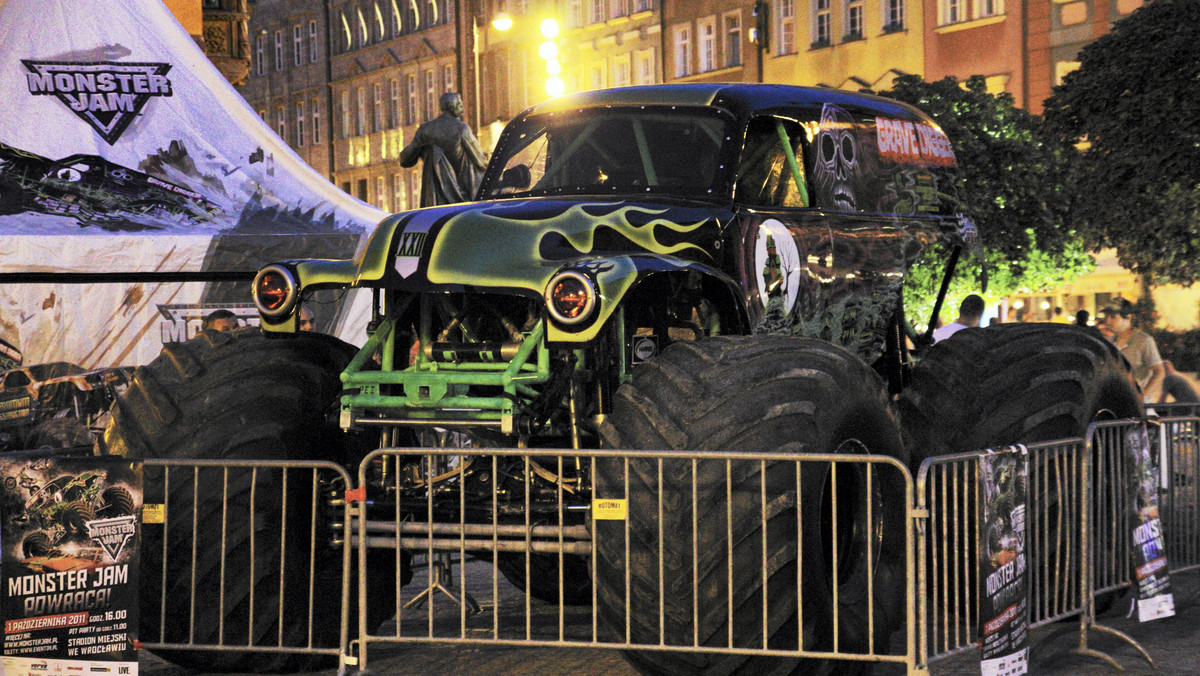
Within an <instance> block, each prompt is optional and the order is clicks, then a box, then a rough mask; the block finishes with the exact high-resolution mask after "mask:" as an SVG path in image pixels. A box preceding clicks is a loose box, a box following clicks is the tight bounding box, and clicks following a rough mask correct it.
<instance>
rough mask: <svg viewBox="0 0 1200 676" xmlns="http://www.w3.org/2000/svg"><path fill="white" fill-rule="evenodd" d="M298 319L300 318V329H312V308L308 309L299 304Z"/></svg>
mask: <svg viewBox="0 0 1200 676" xmlns="http://www.w3.org/2000/svg"><path fill="white" fill-rule="evenodd" d="M299 319H300V322H299V328H300V330H301V331H312V330H313V313H312V310H309V309H308V308H306V307H304V306H303V305H301V306H300V317H299Z"/></svg>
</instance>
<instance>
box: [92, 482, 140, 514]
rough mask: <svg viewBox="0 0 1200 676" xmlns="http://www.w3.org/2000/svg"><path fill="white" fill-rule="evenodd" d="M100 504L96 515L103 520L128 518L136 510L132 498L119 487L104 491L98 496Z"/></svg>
mask: <svg viewBox="0 0 1200 676" xmlns="http://www.w3.org/2000/svg"><path fill="white" fill-rule="evenodd" d="M100 502H101V506H100V508H99V510H98V511H97V512H96V514H97V516H99V517H101V518H104V519H112V518H116V517H118V516H129V515H130V514H133V511H134V510H135V509H136V507H135V505H134V503H133V496H132V495H130V494H129V491H127V490H125V489H124V488H122V487H121V486H113V487H111V488H106V489H104V492H103V493H101V494H100Z"/></svg>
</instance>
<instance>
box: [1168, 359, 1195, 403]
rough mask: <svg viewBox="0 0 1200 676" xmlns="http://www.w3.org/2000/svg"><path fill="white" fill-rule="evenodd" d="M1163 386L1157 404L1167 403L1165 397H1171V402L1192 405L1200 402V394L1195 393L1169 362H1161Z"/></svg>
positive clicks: (1186, 380)
mask: <svg viewBox="0 0 1200 676" xmlns="http://www.w3.org/2000/svg"><path fill="white" fill-rule="evenodd" d="M1163 369H1164V372H1165V373H1164V375H1163V386H1162V396H1161V397H1159V398H1158V403H1160V404H1165V403H1167V395H1170V396H1171V399H1172V401H1177V402H1187V403H1194V402H1200V394H1197V393H1196V389H1195V388H1193V387H1192V384H1191V383H1189V382H1188V379H1187V378H1184V377H1183V376H1182V375H1180V374H1179V371H1176V370H1175V365H1174V364H1172V363H1171V360H1169V359H1164V360H1163Z"/></svg>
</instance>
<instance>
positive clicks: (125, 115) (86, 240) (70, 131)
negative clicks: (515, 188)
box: [0, 0, 386, 369]
mask: <svg viewBox="0 0 1200 676" xmlns="http://www.w3.org/2000/svg"><path fill="white" fill-rule="evenodd" d="M324 131H326V132H328V129H325V130H324ZM384 216H386V214H385V213H384V212H382V211H380V210H379V209H376V208H375V207H372V206H370V205H368V204H365V203H363V202H361V201H359V200H358V199H356V198H354V197H352V196H350V195H348V194H346V193H344V192H343V191H342V190H340V189H338V188H337V187H336V186H335V185H333V184H332V183H331V182H330V181H329V180H327V179H326V178H325V177H324V176H321V175H320V174H318V173H317V172H316V171H315V170H313V169H312V168H311V167H309V166H308V165H307V164H305V163H304V161H303V160H302V159H301V158H300V157H299V156H298V155H296V153H295V152H293V151H292V150H291V148H290V147H289V146H288V145H287V144H286V143H285V142H284V141H283V140H282V139H280V138H279V137H278V136H277V135H276V133H275V132H274V131H273V130H272V129H271V128H270V127H268V125H267V124H266V123H265V122H263V120H262V119H261V118H260V117H259V115H258V113H257V112H256V111H254V110H253V109H251V108H250V107H249V106H248V105H247V104H246V102H245V100H243V99H242V97H241V95H240V94H238V93H237V91H235V90H234V88H233V87H232V86H231V85H230V84H229V83H228V82H227V81H226V80H225V78H224V77H223V76H222V75H221V73H220V72H219V71H218V70H217V68H216V67H215V66H214V65H213V64H212V63H211V62H210V61H209V60H208V58H207V57H206V56H205V55H204V53H203V51H201V49H200V48H199V46H198V45H197V44H196V42H195V41H194V40H193V39H192V37H191V36H189V35H188V34H187V32H186V31H185V30H184V29H183V27H182V26H180V25H179V23H178V22H177V21H176V20H175V18H174V16H173V15H172V14H171V13H170V12H169V11H168V10H167V8H166V7H165V6H164V5H163V3H162V2H161V1H160V0H122V1H121V2H112V1H111V0H37V1H36V2H35V1H30V0H0V361H7V362H9V363H11V362H12V361H13V360H12V359H4V358H5V357H6V356H7V355H8V354H9V353H12V354H17V355H20V356H21V357H23V359H22V360H21V361H20V363H22V364H24V365H30V364H40V363H49V362H58V361H62V362H70V363H73V364H78V365H80V366H82V367H84V368H88V369H92V368H99V367H112V366H138V365H141V364H145V363H147V362H148V361H150V360H151V359H153V358H154V357H155V356H157V355H158V353H159V351H160V350H161V349H162V347H163V344H164V342H174V341H175V340H178V339H180V338H181V337H183V338H186V337H188V336H189V335H190V334H193V333H194V332H195V330H196V328H197V327H198V326H199V323H200V320H201V319H202V317H203V315H204V314H205V313H207V312H210V311H211V310H212V309H214V308H226V309H231V310H233V311H234V313H235V314H237V315H239V317H242V320H241V323H243V324H245V323H249V322H251V321H252V320H253V318H254V317H253V316H254V315H255V314H256V313H255V312H254V310H253V307H252V306H251V305H250V299H249V281H250V279H252V278H253V275H254V273H255V272H256V271H257V270H258V268H260V267H261V266H263V265H265V264H267V263H270V262H273V261H278V260H286V259H294V258H352V257H353V256H354V255H355V254H356V253H357V252H358V251H359V249H360V246H361V245H363V244H364V243H365V237H364V235H366V234H367V233H369V232H370V231H371V230H372V229H373V228H374V227H375V225H376V224H378V222H379V221H380V220H382V218H383V217H384ZM114 273H120V274H122V275H124V280H125V281H120V282H116V281H114V282H111V283H110V282H108V281H106V280H105V279H104V278H103V276H104V275H111V274H114ZM78 275H91V276H92V277H91V278H89V279H88V280H87V281H86V282H80V281H77V276H78ZM222 275H224V277H222ZM138 276H146V278H147V279H146V280H140V279H139V278H138ZM163 276H173V277H172V279H171V280H169V281H163V280H162V277H163ZM181 276H183V277H181ZM188 276H190V277H188ZM230 276H236V279H234V280H233V281H225V280H226V279H229V278H230ZM175 278H179V279H180V281H173V280H174V279H175ZM196 278H200V279H199V281H195V280H196ZM151 280H152V281H151ZM357 296H358V297H357V301H358V302H357V303H355V302H354V301H355V295H352V296H351V297H350V298H348V299H345V300H343V299H340V298H338V299H333V300H331V301H330V302H329V304H328V305H326V306H322V307H320V308H319V309H318V311H317V313H316V314H317V316H316V318H315V319H316V324H317V329H318V330H320V331H323V332H326V333H335V334H337V335H339V336H342V337H343V338H346V339H348V340H359V341H360V342H361V340H362V336H364V335H365V324H366V320H367V319H368V318H369V317H368V314H369V313H368V311H367V307H368V305H369V303H368V302H367V301H368V300H369V299H368V298H367V297H366V295H363V294H360V295H357Z"/></svg>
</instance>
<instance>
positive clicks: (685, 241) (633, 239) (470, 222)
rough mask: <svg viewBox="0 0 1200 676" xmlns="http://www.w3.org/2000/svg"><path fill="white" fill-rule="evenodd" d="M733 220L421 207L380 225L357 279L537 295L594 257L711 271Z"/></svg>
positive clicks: (558, 203)
mask: <svg viewBox="0 0 1200 676" xmlns="http://www.w3.org/2000/svg"><path fill="white" fill-rule="evenodd" d="M731 217H732V215H731V213H730V212H729V211H726V210H723V209H720V208H716V207H711V206H679V205H675V204H662V203H651V202H629V201H600V200H595V201H578V200H570V201H568V200H554V199H530V200H512V201H502V202H478V203H469V204H459V205H450V206H445V207H434V208H429V209H422V210H419V211H414V212H408V213H404V214H397V215H395V216H391V217H389V218H388V219H385V220H384V222H383V223H382V224H381V225H380V227H379V228H378V229H377V230H376V232H375V234H374V235H373V236H372V238H371V241H370V243H369V244H368V246H367V249H366V251H365V252H364V255H363V257H362V258H361V259H360V260H359V265H358V275H357V276H358V279H357V282H358V283H360V284H368V285H373V284H374V283H378V282H380V281H382V282H384V284H385V285H386V286H389V287H393V288H401V289H407V290H411V291H421V290H432V288H431V287H441V288H442V289H443V290H453V289H455V288H457V289H461V288H464V287H487V288H489V289H492V290H496V291H500V290H507V291H509V292H516V293H521V294H522V295H532V296H539V297H540V296H541V294H542V292H543V291H544V290H545V286H546V284H547V283H548V282H549V280H550V277H551V276H553V275H554V273H555V272H557V271H558V270H560V269H562V268H563V267H566V266H569V265H572V264H586V263H587V262H588V261H596V260H611V259H621V258H626V259H627V258H629V257H630V256H633V257H637V258H639V259H647V258H650V259H655V258H659V259H662V261H661V262H662V263H663V264H668V263H669V261H678V262H679V263H681V264H686V263H700V264H707V265H713V264H714V263H715V262H716V261H715V257H716V255H717V250H718V248H719V240H720V236H721V234H720V233H721V227H722V225H724V224H725V223H728V222H729V219H730V218H731ZM618 267H620V266H618ZM602 293H603V289H602Z"/></svg>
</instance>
